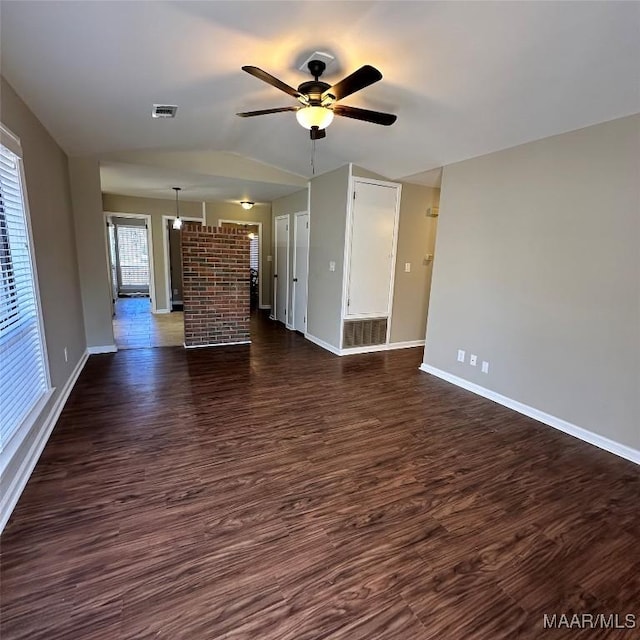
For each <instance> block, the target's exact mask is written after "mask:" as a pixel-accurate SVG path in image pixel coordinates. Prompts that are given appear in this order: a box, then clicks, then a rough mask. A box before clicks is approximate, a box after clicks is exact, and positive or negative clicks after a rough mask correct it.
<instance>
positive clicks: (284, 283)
mask: <svg viewBox="0 0 640 640" xmlns="http://www.w3.org/2000/svg"><path fill="white" fill-rule="evenodd" d="M275 247H276V251H275V253H276V255H275V273H274V275H273V277H274V284H275V286H274V291H275V294H274V295H275V301H274V303H275V304H274V307H275V314H274V316H275V319H276V320H278V321H279V322H284V323H285V324H287V307H288V306H289V287H288V285H289V216H278V217H277V218H276V238H275Z"/></svg>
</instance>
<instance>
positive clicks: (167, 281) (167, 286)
mask: <svg viewBox="0 0 640 640" xmlns="http://www.w3.org/2000/svg"><path fill="white" fill-rule="evenodd" d="M175 219H176V216H175V215H163V216H162V247H163V253H164V274H163V278H164V290H165V295H166V296H167V307H166V308H165V309H158V310H157V311H156V313H171V262H170V257H169V229H168V228H167V227H168V226H169V222H170V221H172V220H175ZM180 220H184V221H186V222H199V223H200V224H201V225H202V226H204V219H203V218H194V217H193V216H180Z"/></svg>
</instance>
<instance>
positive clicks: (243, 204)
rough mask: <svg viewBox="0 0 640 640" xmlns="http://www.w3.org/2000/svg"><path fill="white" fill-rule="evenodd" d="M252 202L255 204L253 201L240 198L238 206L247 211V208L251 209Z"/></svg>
mask: <svg viewBox="0 0 640 640" xmlns="http://www.w3.org/2000/svg"><path fill="white" fill-rule="evenodd" d="M254 204H255V202H251V201H250V200H241V201H240V206H241V207H242V208H243V209H246V210H247V211H248V210H249V209H253V205H254Z"/></svg>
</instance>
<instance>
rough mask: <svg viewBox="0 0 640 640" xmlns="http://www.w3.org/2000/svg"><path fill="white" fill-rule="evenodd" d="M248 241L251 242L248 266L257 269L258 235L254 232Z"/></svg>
mask: <svg viewBox="0 0 640 640" xmlns="http://www.w3.org/2000/svg"><path fill="white" fill-rule="evenodd" d="M250 242H251V244H250V245H249V268H251V269H255V270H256V271H257V270H258V247H259V246H260V241H259V240H258V235H257V234H254V236H253V238H251V240H250Z"/></svg>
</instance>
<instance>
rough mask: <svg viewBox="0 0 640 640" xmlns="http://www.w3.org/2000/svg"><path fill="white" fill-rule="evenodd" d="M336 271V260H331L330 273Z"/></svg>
mask: <svg viewBox="0 0 640 640" xmlns="http://www.w3.org/2000/svg"><path fill="white" fill-rule="evenodd" d="M335 270H336V263H335V261H334V260H329V271H335Z"/></svg>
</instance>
